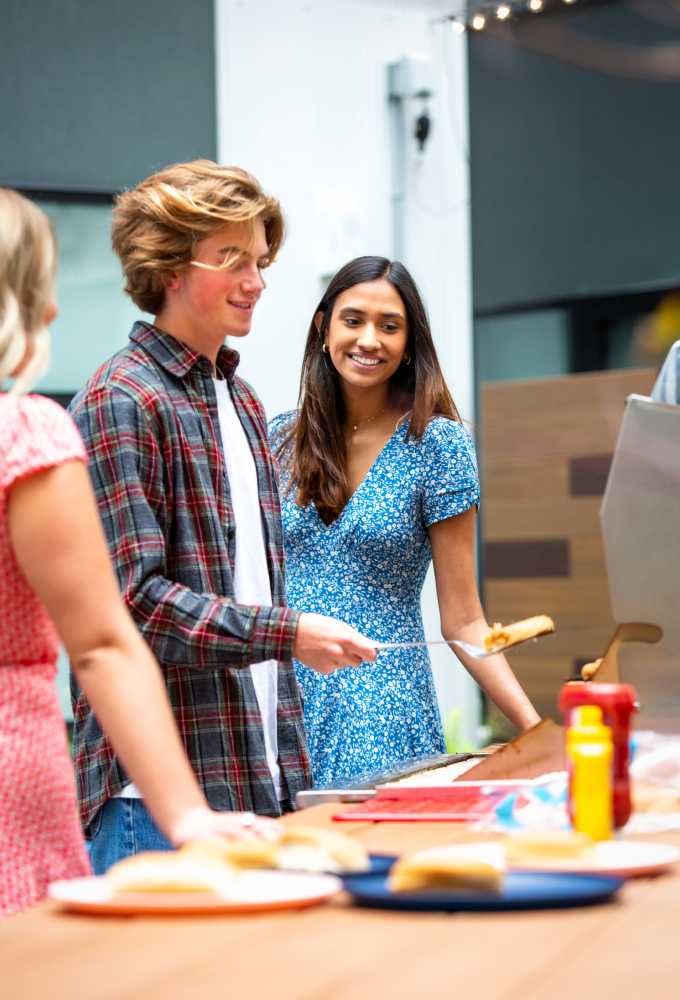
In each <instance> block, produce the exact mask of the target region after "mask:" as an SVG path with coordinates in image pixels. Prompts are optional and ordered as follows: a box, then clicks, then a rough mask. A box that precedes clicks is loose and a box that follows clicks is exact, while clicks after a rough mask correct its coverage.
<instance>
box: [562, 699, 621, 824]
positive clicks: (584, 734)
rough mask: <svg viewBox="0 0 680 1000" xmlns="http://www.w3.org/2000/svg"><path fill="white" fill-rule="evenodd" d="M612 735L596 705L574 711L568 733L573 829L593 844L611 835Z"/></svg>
mask: <svg viewBox="0 0 680 1000" xmlns="http://www.w3.org/2000/svg"><path fill="white" fill-rule="evenodd" d="M612 755H613V747H612V732H611V729H610V728H609V726H604V725H603V724H602V709H601V708H600V707H599V705H581V707H580V708H576V709H574V711H573V713H572V722H571V725H570V726H569V729H568V730H567V759H568V761H569V812H570V816H571V822H572V826H573V827H574V829H575V830H578V831H579V832H580V833H585V834H587V835H588V836H589V837H591V838H592V839H593V840H609V838H610V837H611V835H612Z"/></svg>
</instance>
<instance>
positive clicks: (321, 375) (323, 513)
mask: <svg viewBox="0 0 680 1000" xmlns="http://www.w3.org/2000/svg"><path fill="white" fill-rule="evenodd" d="M381 278H384V279H385V280H386V281H389V283H390V284H391V285H392V286H393V287H394V288H395V289H396V290H397V292H398V293H399V295H400V297H401V300H402V302H403V303H404V308H405V310H406V318H407V320H408V342H407V346H406V351H407V354H408V355H410V358H411V361H410V363H409V364H405V363H404V362H402V364H401V365H400V366H399V368H398V369H397V371H396V372H395V373H394V374H393V375H392V377H391V379H390V388H391V390H392V394H393V397H394V398H396V399H398V400H400V401H402V402H403V404H404V406H405V408H406V409H408V410H409V426H408V430H407V435H409V436H413V437H415V438H420V437H422V435H423V432H424V431H425V428H426V427H427V424H428V421H429V420H430V419H431V418H432V417H433V416H435V415H441V416H445V417H450V418H451V419H452V420H460V416H459V414H458V410H457V409H456V406H455V403H454V402H453V399H452V398H451V394H450V393H449V390H448V388H447V386H446V382H445V381H444V376H443V374H442V370H441V367H440V365H439V360H438V358H437V352H436V351H435V348H434V343H433V341H432V333H431V331H430V324H429V321H428V318H427V313H426V311H425V306H424V305H423V300H422V299H421V297H420V293H419V292H418V289H417V287H416V284H415V282H414V280H413V278H412V277H411V275H410V274H409V272H408V271H407V270H406V268H405V267H404V265H403V264H400V263H399V261H390V260H387V258H385V257H357V258H355V260H351V261H350V262H349V264H345V266H344V267H342V268H340V270H339V271H338V273H337V274H336V275H335V276H334V277H333V278H332V280H331V282H330V284H329V285H328V288H327V289H326V291H325V292H324V295H323V297H322V299H321V301H320V302H319V304H318V306H317V307H316V309H315V310H314V316H313V317H312V322H311V323H310V326H309V332H308V334H307V343H306V345H305V353H304V357H303V360H302V372H301V375H300V393H299V398H298V414H297V419H296V420H295V422H294V423H293V424H292V425H290V426H289V427H288V428H286V432H285V434H284V437H283V439H282V441H281V442H280V444H279V445H278V446H277V449H276V453H277V457H278V459H279V461H280V462H281V463H282V464H283V465H284V466H286V467H287V468H288V470H289V472H290V484H289V488H290V489H293V488H295V489H297V498H296V499H297V503H298V504H299V505H300V506H301V507H305V506H307V504H308V503H310V502H314V503H315V504H316V509H317V511H318V513H319V516H320V517H321V519H322V521H324V522H325V523H326V524H330V523H331V521H334V520H335V518H336V517H338V515H339V514H340V513H341V511H342V509H343V507H344V506H345V504H346V503H347V500H348V498H349V484H348V482H347V453H346V448H345V438H344V434H343V422H344V419H345V403H344V400H343V397H342V391H341V388H340V377H339V375H338V373H337V371H336V370H335V368H334V366H333V364H332V362H331V361H330V359H329V356H328V354H326V353H324V351H323V349H322V348H323V344H324V340H325V336H326V332H327V331H328V327H329V325H330V322H331V317H332V315H333V309H334V307H335V302H336V299H337V298H338V296H339V295H341V294H342V292H346V291H347V289H349V288H352V287H353V286H354V285H360V284H363V283H364V282H366V281H378V280H380V279H381ZM318 313H321V314H322V319H321V323H320V326H319V327H318V328H317V325H316V317H317V314H318Z"/></svg>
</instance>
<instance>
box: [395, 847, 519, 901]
mask: <svg viewBox="0 0 680 1000" xmlns="http://www.w3.org/2000/svg"><path fill="white" fill-rule="evenodd" d="M494 847H495V845H494ZM504 870H505V865H504V863H503V853H502V851H501V850H500V849H498V850H497V851H495V850H494V851H493V853H492V851H491V850H487V851H486V852H485V854H484V855H482V853H481V851H477V852H476V851H475V847H474V845H470V847H469V849H467V852H466V849H465V848H461V845H459V844H458V845H454V846H452V847H440V848H436V847H435V848H430V849H428V850H426V851H420V852H418V853H416V854H410V855H409V854H407V855H405V856H404V857H403V858H400V859H399V860H398V861H397V862H396V863H395V864H394V865H393V866H392V869H391V871H390V874H389V878H388V883H387V884H388V887H389V888H390V889H391V890H392V892H413V891H418V890H420V891H424V890H428V889H443V890H450V891H457V892H489V893H496V892H500V890H501V888H502V886H503V876H504Z"/></svg>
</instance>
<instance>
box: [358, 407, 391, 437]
mask: <svg viewBox="0 0 680 1000" xmlns="http://www.w3.org/2000/svg"><path fill="white" fill-rule="evenodd" d="M388 409H389V407H387V406H383V408H382V410H378V412H377V413H374V414H373V416H372V417H365V418H364V419H363V420H357V422H356V423H355V424H352V423H350V427H351V428H352V430H353V431H358V430H359V428H360V427H362V426H363V425H364V424H370V423H371V421H372V420H377V419H378V417H381V416H382V415H383V413H387V410H388Z"/></svg>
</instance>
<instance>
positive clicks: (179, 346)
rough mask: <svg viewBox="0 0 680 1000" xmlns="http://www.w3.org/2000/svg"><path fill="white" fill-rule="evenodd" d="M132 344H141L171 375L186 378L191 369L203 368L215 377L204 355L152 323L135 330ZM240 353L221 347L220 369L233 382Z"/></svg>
mask: <svg viewBox="0 0 680 1000" xmlns="http://www.w3.org/2000/svg"><path fill="white" fill-rule="evenodd" d="M130 340H131V341H132V342H133V343H134V344H139V345H140V347H143V348H144V350H145V351H147V353H148V354H150V355H151V357H152V358H153V359H154V361H157V362H158V364H159V365H161V367H162V368H165V370H166V371H168V372H169V373H170V374H171V375H175V376H177V377H178V378H184V377H185V375H187V374H188V373H189V372H190V371H191V370H192V368H194V367H200V369H201V370H202V371H204V372H205V374H206V375H210V376H212V375H213V370H212V365H211V363H210V361H209V360H208V358H206V356H205V355H204V354H198V352H197V351H194V350H192V348H191V347H188V346H187V345H186V344H183V343H182V341H181V340H177V339H176V338H175V337H173V336H172V335H171V334H169V333H166V332H165V331H164V330H159V329H158V327H157V326H153V325H152V324H151V323H145V322H144V321H143V320H138V321H137V322H136V323H135V324H134V326H133V327H132V331H131V333H130ZM239 360H240V358H239V353H238V351H234V350H232V348H230V347H220V350H219V353H218V355H217V368H218V369H219V371H220V372H221V373H222V375H224V377H225V378H226V379H229V380H230V381H231V379H233V377H234V373H235V372H236V369H237V367H238V363H239Z"/></svg>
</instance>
